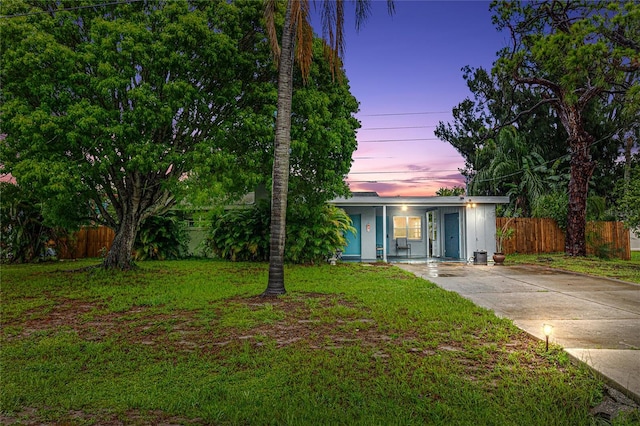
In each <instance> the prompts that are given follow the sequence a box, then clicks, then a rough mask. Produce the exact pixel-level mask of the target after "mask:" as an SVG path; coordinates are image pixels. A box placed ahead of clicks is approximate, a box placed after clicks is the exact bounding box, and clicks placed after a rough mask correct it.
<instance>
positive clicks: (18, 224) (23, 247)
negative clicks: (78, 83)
mask: <svg viewBox="0 0 640 426" xmlns="http://www.w3.org/2000/svg"><path fill="white" fill-rule="evenodd" d="M0 192H2V197H1V198H0V200H1V203H0V235H1V236H2V240H1V241H0V259H2V261H7V262H12V263H27V262H33V261H39V260H48V259H51V258H52V257H53V256H54V255H55V252H54V251H53V248H52V247H55V246H56V245H58V243H59V241H60V240H61V239H62V238H64V237H66V235H67V234H66V232H65V231H64V230H62V229H57V228H53V227H49V226H46V225H45V224H44V218H43V216H42V206H41V204H40V203H39V202H38V201H37V200H34V199H33V198H32V197H29V196H28V195H26V193H25V192H24V191H21V189H20V187H19V186H17V185H14V184H11V183H8V182H2V183H0ZM51 243H52V244H51Z"/></svg>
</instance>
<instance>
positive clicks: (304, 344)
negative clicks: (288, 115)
mask: <svg viewBox="0 0 640 426" xmlns="http://www.w3.org/2000/svg"><path fill="white" fill-rule="evenodd" d="M94 262H95V261H94ZM90 264H91V263H90V261H82V262H58V263H54V264H44V265H17V266H6V265H2V270H1V279H2V286H1V297H2V299H1V300H2V324H1V325H2V331H1V335H0V344H1V358H0V360H1V365H0V367H1V371H0V380H1V386H0V403H1V411H0V424H11V423H17V424H41V423H57V424H100V425H103V424H107V425H109V424H123V423H124V424H158V423H164V424H203V423H207V424H221V425H237V424H246V425H266V424H283V425H284V424H286V425H310V424H314V425H323V424H332V425H333V424H344V425H352V424H356V425H358V424H360V425H405V424H406V425H411V424H415V425H425V424H435V425H527V426H528V425H590V424H597V421H596V420H595V419H594V418H593V417H591V416H590V414H589V409H590V408H591V407H593V406H595V405H597V403H598V402H599V400H600V399H601V395H602V389H603V384H602V383H601V382H600V381H599V380H598V379H597V378H596V377H594V375H593V373H591V372H590V371H589V370H588V369H586V368H585V367H582V366H576V365H573V364H572V363H571V362H570V361H569V360H568V358H567V356H566V355H565V354H564V352H562V351H561V350H560V349H559V348H557V347H552V348H551V350H550V351H549V352H548V353H547V352H545V351H544V345H543V344H542V343H541V342H539V341H537V340H534V339H533V338H531V337H529V336H528V335H526V334H524V333H523V332H521V331H520V330H518V329H517V328H516V327H514V326H513V325H512V323H511V322H510V321H508V320H505V319H499V318H497V317H496V316H495V315H493V314H492V313H491V312H489V311H487V310H485V309H481V308H478V307H476V306H474V305H473V304H472V303H471V302H469V301H467V300H465V299H463V298H461V297H459V296H458V295H457V294H455V293H451V292H446V291H443V290H441V289H439V288H437V287H436V286H435V285H433V284H431V283H429V282H427V281H424V280H422V279H418V278H416V277H414V276H413V275H411V274H409V273H406V272H404V271H402V270H400V269H398V268H395V267H391V266H387V265H382V264H380V265H373V266H372V265H363V264H339V265H337V266H329V265H322V266H306V267H305V266H295V267H288V268H287V270H286V274H287V275H286V277H287V289H288V294H287V295H286V296H284V297H281V298H279V299H266V300H265V299H261V298H259V297H256V295H258V294H260V293H261V292H262V291H263V290H264V288H265V287H266V281H267V265H265V264H250V263H237V264H236V263H226V262H216V261H207V260H190V261H176V262H148V263H142V264H141V265H140V268H139V269H138V270H135V271H131V272H126V273H112V272H106V271H103V270H88V269H83V270H80V269H81V268H82V267H86V266H87V265H90ZM638 420H640V418H638V417H637V416H636V417H635V418H619V419H618V424H632V423H633V422H634V421H638ZM625 422H626V423H625Z"/></svg>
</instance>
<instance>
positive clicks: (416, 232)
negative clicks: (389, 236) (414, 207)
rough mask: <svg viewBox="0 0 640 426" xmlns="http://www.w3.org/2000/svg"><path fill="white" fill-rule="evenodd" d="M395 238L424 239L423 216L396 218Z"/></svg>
mask: <svg viewBox="0 0 640 426" xmlns="http://www.w3.org/2000/svg"><path fill="white" fill-rule="evenodd" d="M393 238H408V239H410V240H421V239H422V217H421V216H394V217H393Z"/></svg>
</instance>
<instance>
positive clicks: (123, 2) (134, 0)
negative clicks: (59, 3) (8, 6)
mask: <svg viewBox="0 0 640 426" xmlns="http://www.w3.org/2000/svg"><path fill="white" fill-rule="evenodd" d="M140 1H142V0H125V1H114V2H109V3H98V4H91V5H84V6H73V7H64V8H62V9H55V10H42V11H40V12H25V13H16V14H14V15H2V16H0V19H6V18H17V17H20V16H34V15H44V14H46V13H56V12H66V11H69V10H80V9H92V8H96V7H104V6H115V5H119V4H131V3H137V2H140Z"/></svg>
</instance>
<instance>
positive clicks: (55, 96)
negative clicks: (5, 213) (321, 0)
mask: <svg viewBox="0 0 640 426" xmlns="http://www.w3.org/2000/svg"><path fill="white" fill-rule="evenodd" d="M242 3H243V4H244V5H245V6H246V8H251V7H253V8H254V9H255V11H254V15H255V13H256V12H257V13H259V15H258V17H259V16H260V15H261V10H260V9H258V8H256V5H255V4H253V5H252V4H251V2H242ZM0 7H1V11H0V14H1V15H3V18H2V19H1V20H0V26H1V27H0V30H1V32H2V37H0V43H1V46H0V50H1V52H2V53H1V54H2V61H1V62H2V65H1V74H0V78H1V79H2V92H1V96H2V106H1V113H2V129H1V132H2V133H5V134H6V138H5V140H4V141H3V143H2V146H1V154H2V159H3V163H4V168H5V171H8V172H11V173H12V174H13V176H14V177H15V178H16V179H17V183H18V185H21V186H22V187H24V188H29V189H31V190H33V191H35V192H39V193H40V198H41V199H46V198H50V197H52V196H58V197H61V198H64V199H70V200H73V202H74V203H76V204H83V205H85V206H86V209H85V210H84V212H85V214H86V215H87V217H92V218H93V219H95V220H98V221H101V222H103V223H105V224H106V225H108V226H110V227H112V228H114V229H115V230H116V236H115V239H114V242H113V245H112V247H111V250H110V251H109V253H108V255H107V256H106V258H105V260H104V266H105V267H110V268H111V267H113V268H121V269H127V268H130V267H131V249H132V246H133V244H134V241H135V235H136V232H137V231H138V228H139V226H140V224H141V223H142V222H143V221H144V220H145V219H146V218H148V217H150V216H152V215H155V214H158V213H161V212H162V211H164V210H166V209H168V208H169V207H171V206H172V205H173V203H174V201H175V198H174V195H173V194H174V192H172V189H175V188H176V187H177V186H178V185H179V183H180V180H182V179H184V176H185V173H187V172H190V171H192V170H193V169H194V165H195V164H196V163H197V164H202V163H203V161H206V162H207V163H208V164H209V165H213V166H217V167H218V170H213V173H212V174H213V175H217V173H216V172H220V171H221V170H228V169H229V168H231V167H233V164H234V163H232V162H227V163H225V162H224V158H225V155H224V152H223V151H221V150H220V149H219V145H220V141H221V140H223V139H224V138H225V137H226V135H227V134H228V133H229V132H233V131H234V128H235V126H236V125H237V123H238V122H239V112H242V111H245V109H246V108H245V106H246V102H248V100H247V98H248V97H247V96H244V95H245V94H246V93H247V92H248V91H247V90H246V88H245V87H243V86H242V84H240V82H239V80H238V75H253V74H255V73H257V71H256V63H257V62H258V61H256V59H255V56H254V52H253V46H245V47H244V49H245V51H244V52H243V51H242V50H243V46H242V41H243V40H245V39H246V37H247V36H254V33H255V31H254V30H253V29H251V28H250V29H249V31H244V32H243V28H244V27H243V26H242V25H241V23H242V18H243V17H242V16H241V13H240V11H239V8H238V7H237V6H236V4H229V3H227V2H190V1H186V0H176V1H170V2H120V3H106V4H99V5H94V4H93V3H92V2H86V3H79V2H75V1H74V2H71V1H70V2H66V1H59V2H41V1H13V2H3V3H2V5H1V6H0ZM261 40H262V41H260V42H261V43H264V41H263V40H264V38H262V39H261ZM201 170H202V168H201ZM208 172H209V173H211V172H212V171H211V170H210V169H209V170H208ZM45 190H46V192H45ZM87 200H89V203H87V202H86V201H87ZM58 205H59V206H63V205H62V204H58ZM60 213H61V214H60V216H64V211H61V212H60Z"/></svg>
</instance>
